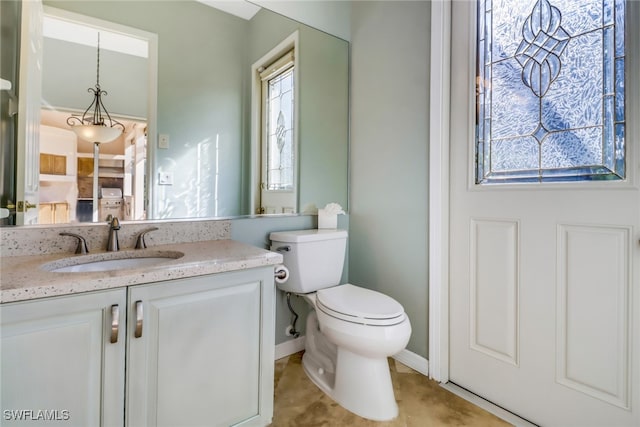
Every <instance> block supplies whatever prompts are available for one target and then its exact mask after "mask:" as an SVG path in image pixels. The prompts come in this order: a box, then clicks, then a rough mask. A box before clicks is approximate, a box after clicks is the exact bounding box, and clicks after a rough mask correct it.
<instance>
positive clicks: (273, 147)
mask: <svg viewBox="0 0 640 427" xmlns="http://www.w3.org/2000/svg"><path fill="white" fill-rule="evenodd" d="M267 96H268V103H267V108H268V123H267V128H268V134H269V135H268V145H267V189H268V190H291V189H293V186H294V182H293V173H294V157H293V156H294V152H293V111H294V108H293V68H290V69H289V70H287V71H285V72H284V73H282V74H279V75H277V76H276V77H274V78H273V79H271V80H269V84H268V95H267Z"/></svg>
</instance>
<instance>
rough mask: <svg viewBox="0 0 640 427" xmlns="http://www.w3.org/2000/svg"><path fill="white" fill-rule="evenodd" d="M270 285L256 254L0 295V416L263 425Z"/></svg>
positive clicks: (268, 393)
mask: <svg viewBox="0 0 640 427" xmlns="http://www.w3.org/2000/svg"><path fill="white" fill-rule="evenodd" d="M274 292H275V290H274V283H273V267H271V266H268V267H260V268H253V269H248V270H241V271H234V272H227V273H220V274H212V275H205V276H197V277H191V278H184V279H175V280H170V281H165V282H157V283H152V284H146V285H136V286H131V287H129V288H120V289H116V290H112V291H105V292H103V291H100V292H90V293H85V294H78V295H71V296H66V297H55V298H45V299H40V300H35V301H31V302H18V303H10V304H4V305H2V306H1V307H0V310H1V314H2V319H1V320H2V329H1V331H2V349H1V352H2V386H1V389H0V391H1V395H0V399H1V401H2V410H3V414H2V417H3V419H2V425H14V424H12V422H13V421H11V420H8V419H7V412H6V411H7V410H24V409H29V410H34V411H37V410H49V411H52V410H53V411H58V412H56V413H54V415H58V416H59V418H61V419H65V422H64V423H62V422H58V423H60V424H61V425H63V424H64V425H65V426H67V425H69V426H70V425H78V426H99V425H104V426H111V425H113V426H123V425H126V426H131V427H134V426H177V425H179V426H205V425H206V426H230V425H246V426H266V425H268V424H269V423H270V422H271V418H272V415H273V368H274V366H273V362H274V335H275V331H274ZM113 307H117V310H114V309H113ZM115 311H117V313H115ZM112 316H115V317H112ZM125 318H126V319H127V320H126V321H125ZM125 322H126V327H124V325H125ZM115 324H118V325H119V326H121V327H119V328H118V329H117V331H118V336H117V340H116V342H115V343H112V342H111V341H113V335H112V332H113V331H115V330H116V329H113V328H112V325H115ZM125 343H126V353H125ZM33 414H34V415H33V416H34V417H35V412H34V413H33ZM41 421H42V420H39V421H34V424H36V425H42V423H41ZM38 423H40V424H38ZM45 424H46V423H45ZM15 425H21V426H22V425H28V423H25V422H24V421H16V422H15Z"/></svg>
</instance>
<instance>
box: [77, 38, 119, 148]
mask: <svg viewBox="0 0 640 427" xmlns="http://www.w3.org/2000/svg"><path fill="white" fill-rule="evenodd" d="M96 68H97V72H96V85H95V87H94V88H91V87H90V88H89V89H87V90H88V91H89V92H93V102H92V103H91V104H90V105H89V107H88V108H87V109H86V110H85V111H84V114H83V115H82V117H81V118H80V117H78V116H71V117H69V118H67V124H68V125H69V126H71V130H73V132H75V134H76V135H78V137H79V138H81V139H84V140H85V141H89V142H95V143H99V144H105V143H107V142H112V141H114V140H115V139H117V138H118V137H119V136H120V135H121V134H122V132H124V125H123V124H122V123H120V122H119V121H117V120H114V119H112V118H111V116H110V115H109V112H108V111H107V109H106V107H105V106H104V104H103V103H102V95H106V94H107V92H106V91H104V90H102V89H100V33H98V60H97V67H96Z"/></svg>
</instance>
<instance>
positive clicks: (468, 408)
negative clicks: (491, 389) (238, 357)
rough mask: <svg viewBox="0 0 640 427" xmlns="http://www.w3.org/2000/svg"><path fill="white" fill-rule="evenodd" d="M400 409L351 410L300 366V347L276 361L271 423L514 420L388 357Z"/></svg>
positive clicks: (283, 426) (300, 426)
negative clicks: (366, 413) (390, 413)
mask: <svg viewBox="0 0 640 427" xmlns="http://www.w3.org/2000/svg"><path fill="white" fill-rule="evenodd" d="M389 367H390V370H391V380H392V381H393V387H394V390H395V396H396V400H397V402H398V406H399V408H400V414H399V415H398V417H397V418H396V419H395V420H392V421H385V422H375V421H371V420H366V419H364V418H361V417H358V416H357V415H354V414H352V413H351V412H349V411H347V410H346V409H344V408H342V407H341V406H340V405H338V404H337V403H335V402H334V401H333V400H332V399H331V398H330V397H328V396H327V395H325V394H324V393H323V392H322V391H320V389H318V388H317V387H316V386H315V385H314V384H313V383H312V382H311V380H309V379H308V378H307V376H306V374H305V373H304V370H303V368H302V352H300V353H295V354H292V355H291V356H288V357H285V358H282V359H279V360H277V361H276V366H275V405H274V414H273V423H272V424H271V427H342V426H345V427H368V426H371V427H378V426H379V427H387V426H389V427H401V426H402V427H405V426H406V427H431V426H433V427H440V426H474V427H494V426H495V427H502V426H510V425H511V424H508V423H506V422H505V421H503V420H501V419H500V418H497V417H496V416H494V415H492V414H490V413H489V412H486V411H485V410H483V409H480V408H478V407H477V406H475V405H473V404H472V403H469V402H467V401H466V400H464V399H462V398H460V397H458V396H456V395H455V394H452V393H450V392H449V391H447V390H445V389H444V388H442V387H440V386H439V385H438V383H437V382H435V381H432V380H429V379H428V378H427V377H425V376H424V375H422V374H420V373H418V372H416V371H414V370H412V369H410V368H408V367H406V366H405V365H403V364H401V363H400V362H397V361H395V360H393V359H389Z"/></svg>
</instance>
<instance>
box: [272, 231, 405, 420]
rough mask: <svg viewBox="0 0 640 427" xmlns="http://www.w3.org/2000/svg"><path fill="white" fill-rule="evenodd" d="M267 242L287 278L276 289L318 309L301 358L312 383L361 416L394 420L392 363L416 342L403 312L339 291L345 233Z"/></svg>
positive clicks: (288, 234) (291, 234)
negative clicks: (390, 358) (280, 260)
mask: <svg viewBox="0 0 640 427" xmlns="http://www.w3.org/2000/svg"><path fill="white" fill-rule="evenodd" d="M270 239H271V250H272V251H277V252H280V253H281V254H282V255H283V256H284V265H285V266H286V267H287V268H288V269H289V273H290V275H289V279H288V280H287V281H286V282H284V283H279V284H278V288H279V289H281V290H282V291H285V292H291V293H294V294H298V295H303V296H304V297H305V298H306V299H307V301H308V302H309V303H310V304H311V305H312V306H313V308H314V309H315V311H313V312H311V313H309V316H308V317H307V327H306V344H305V353H304V356H303V358H302V364H303V366H304V370H305V372H306V373H307V375H308V376H309V378H311V380H312V381H313V382H314V383H315V384H316V385H317V386H318V387H319V388H320V389H321V390H322V391H324V392H325V393H327V394H328V395H329V396H331V397H332V398H333V399H334V400H335V401H336V402H338V403H339V404H340V405H342V406H343V407H344V408H346V409H348V410H350V411H351V412H353V413H355V414H357V415H359V416H361V417H364V418H368V419H371V420H376V421H386V420H391V419H393V418H395V417H396V416H397V415H398V405H397V404H396V401H395V397H394V395H393V386H392V384H391V376H390V374H389V365H388V363H387V357H388V356H392V355H394V354H396V353H398V352H400V351H401V350H402V349H404V348H405V346H406V345H407V342H409V337H410V336H411V323H410V322H409V318H408V317H407V315H406V314H405V313H404V309H403V308H402V305H400V304H399V303H398V302H397V301H395V300H394V299H393V298H391V297H389V296H387V295H384V294H381V293H379V292H376V291H372V290H369V289H365V288H361V287H358V286H354V285H351V284H344V285H340V278H341V276H342V268H343V266H344V258H345V251H346V245H347V232H346V231H345V230H299V231H284V232H275V233H271V235H270Z"/></svg>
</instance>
